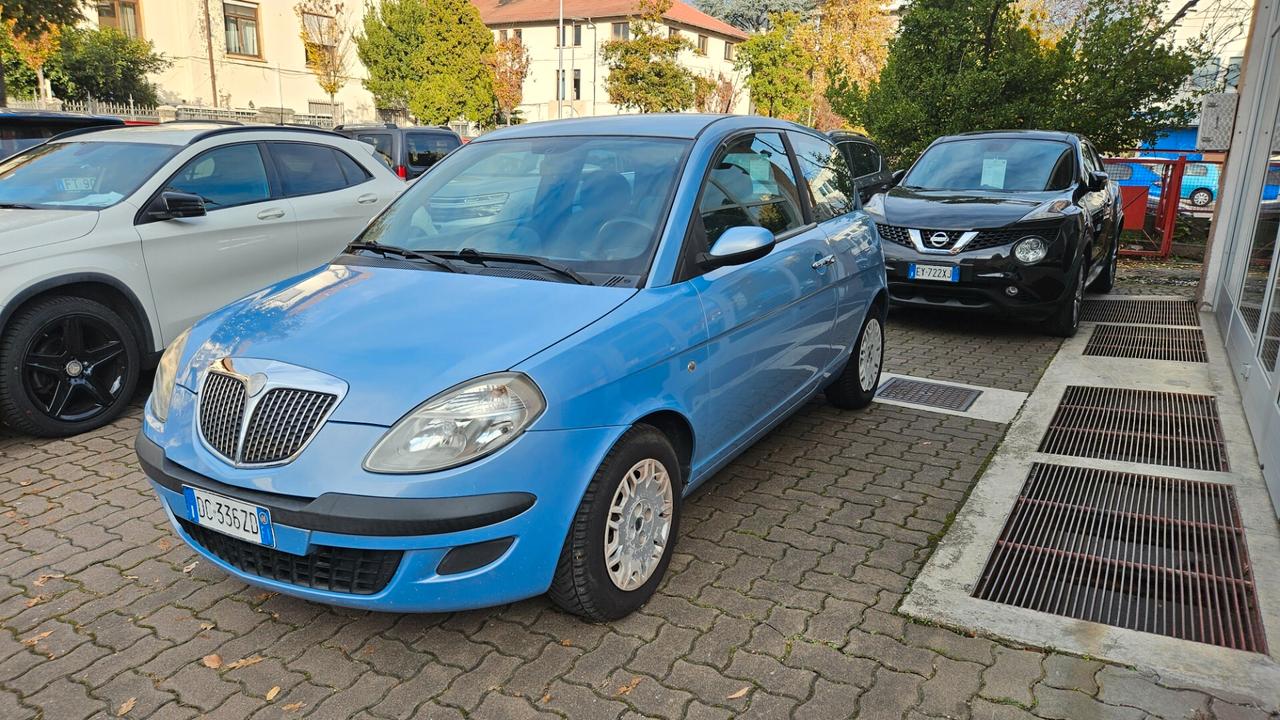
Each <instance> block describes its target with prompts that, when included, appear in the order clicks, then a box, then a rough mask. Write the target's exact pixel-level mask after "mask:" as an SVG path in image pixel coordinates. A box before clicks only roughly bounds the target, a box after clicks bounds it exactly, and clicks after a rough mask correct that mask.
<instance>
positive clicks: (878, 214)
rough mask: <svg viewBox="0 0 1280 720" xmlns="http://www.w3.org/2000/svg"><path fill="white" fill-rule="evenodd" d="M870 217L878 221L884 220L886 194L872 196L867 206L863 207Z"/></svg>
mask: <svg viewBox="0 0 1280 720" xmlns="http://www.w3.org/2000/svg"><path fill="white" fill-rule="evenodd" d="M862 209H863V210H865V211H866V213H867V214H868V215H870V216H871V217H873V218H876V219H877V220H883V219H884V193H876V194H875V195H872V196H871V199H870V200H868V201H867V204H866V205H863V206H862Z"/></svg>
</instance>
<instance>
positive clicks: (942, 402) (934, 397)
mask: <svg viewBox="0 0 1280 720" xmlns="http://www.w3.org/2000/svg"><path fill="white" fill-rule="evenodd" d="M980 395H982V391H981V390H973V389H970V388H966V387H957V386H955V385H944V384H942V383H934V382H925V381H923V380H908V379H906V378H890V379H889V381H888V382H886V383H884V384H883V385H881V386H880V390H879V391H877V392H876V397H878V398H883V399H885V400H897V401H898V402H904V403H911V404H912V405H924V406H925V407H934V408H942V409H944V410H955V411H957V412H964V411H966V410H968V409H969V408H970V407H971V406H972V405H973V402H974V401H975V400H977V399H978V396H980Z"/></svg>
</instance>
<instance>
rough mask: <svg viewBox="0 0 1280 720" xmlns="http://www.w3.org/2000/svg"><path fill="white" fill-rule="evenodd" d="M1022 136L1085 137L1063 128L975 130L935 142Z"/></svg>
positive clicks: (1069, 140) (1072, 140)
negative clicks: (1065, 130)
mask: <svg viewBox="0 0 1280 720" xmlns="http://www.w3.org/2000/svg"><path fill="white" fill-rule="evenodd" d="M974 137H989V138H1008V139H1016V138H1022V139H1027V140H1057V141H1059V142H1067V143H1073V144H1074V143H1078V142H1080V141H1081V140H1083V138H1081V137H1080V136H1079V135H1076V134H1075V133H1069V132H1062V131H1061V130H973V131H970V132H963V133H957V134H955V135H944V136H943V137H940V138H938V139H937V140H935V141H934V142H944V141H947V140H956V139H958V138H974Z"/></svg>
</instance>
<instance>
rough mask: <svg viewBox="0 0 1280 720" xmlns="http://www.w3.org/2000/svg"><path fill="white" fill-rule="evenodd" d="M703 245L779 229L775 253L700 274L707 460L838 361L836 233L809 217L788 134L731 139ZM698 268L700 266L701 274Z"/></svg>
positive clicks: (709, 203) (775, 413) (713, 460)
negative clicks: (831, 237) (831, 238)
mask: <svg viewBox="0 0 1280 720" xmlns="http://www.w3.org/2000/svg"><path fill="white" fill-rule="evenodd" d="M693 223H694V232H693V238H692V241H693V242H694V243H695V247H699V248H703V249H710V248H711V247H713V246H714V245H715V242H716V240H717V239H719V237H720V236H721V235H723V234H724V232H725V231H726V230H728V229H729V228H731V227H737V226H743V225H755V226H762V227H765V228H767V229H769V230H771V231H773V233H774V234H775V236H776V237H777V239H778V243H777V246H776V247H775V248H774V249H773V251H772V252H771V253H769V255H767V256H765V257H763V258H760V259H758V260H754V261H752V262H748V263H746V264H743V265H737V266H731V267H722V268H717V269H715V270H711V271H710V272H706V273H705V274H701V275H698V276H697V277H695V278H693V279H692V280H691V282H692V283H693V285H694V287H695V289H696V290H697V291H698V295H699V298H700V300H701V301H702V305H703V311H704V312H705V313H706V318H707V328H708V337H709V345H708V354H707V361H706V366H707V367H706V368H705V369H706V371H707V373H708V380H709V382H710V388H711V390H710V394H709V396H708V398H707V401H706V402H704V403H703V405H702V407H700V408H699V409H698V410H697V412H698V414H699V415H701V417H700V418H698V420H699V422H698V426H699V427H700V428H703V430H702V431H701V432H700V437H699V446H700V447H699V450H700V452H699V453H698V458H697V459H696V461H697V462H698V464H699V465H702V466H706V465H707V464H710V465H715V464H718V463H719V462H720V461H721V460H722V459H724V458H726V457H728V456H729V455H731V454H732V453H733V452H734V451H736V450H737V449H738V448H740V447H741V446H742V445H743V444H744V443H747V442H749V441H751V440H752V439H754V437H755V436H756V435H757V434H759V432H760V431H762V430H763V429H765V428H767V427H768V426H769V425H770V424H771V422H772V421H773V420H776V419H777V418H778V417H780V416H781V414H783V413H784V412H786V411H787V410H789V409H790V408H791V407H793V406H794V405H795V404H796V403H797V402H800V401H802V400H804V399H806V397H807V396H808V393H809V392H811V391H812V390H813V389H814V388H815V387H816V385H817V382H818V377H819V374H820V373H821V372H822V371H823V370H824V369H825V368H826V367H827V366H828V365H829V364H830V362H831V359H832V354H833V353H834V350H833V348H832V347H831V331H832V326H833V325H834V323H835V318H836V293H835V289H834V284H833V282H832V277H833V273H832V272H831V271H830V265H829V262H828V261H826V260H825V258H827V256H829V255H830V254H831V249H830V247H829V245H828V242H827V236H826V234H825V233H824V232H823V231H822V229H821V228H819V227H818V226H817V225H816V224H815V223H814V222H813V221H812V219H811V217H809V216H807V214H806V210H805V209H804V206H803V204H802V200H801V190H800V188H799V186H798V185H797V183H796V178H795V173H794V170H793V165H792V163H791V159H790V156H789V154H788V152H787V148H786V144H785V143H784V142H783V138H782V135H781V133H778V132H769V131H758V132H754V133H750V134H745V135H737V136H735V137H733V138H731V139H730V140H728V141H726V143H725V144H724V146H723V147H722V148H721V149H720V151H719V152H718V153H717V155H716V156H715V158H714V159H713V161H712V165H711V168H710V170H709V172H708V173H707V175H706V179H705V180H704V182H703V187H702V191H701V195H700V200H699V207H698V212H697V213H696V215H695V217H694V218H693ZM696 272H697V271H696V270H695V274H696Z"/></svg>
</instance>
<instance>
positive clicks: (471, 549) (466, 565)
mask: <svg viewBox="0 0 1280 720" xmlns="http://www.w3.org/2000/svg"><path fill="white" fill-rule="evenodd" d="M513 542H515V538H514V537H504V538H498V539H497V540H487V541H485V542H478V543H472V544H470V545H459V546H458V547H456V548H453V549H452V550H450V551H449V552H447V553H445V556H444V559H443V560H441V561H440V564H439V565H437V566H436V574H438V575H457V574H459V573H464V572H470V571H472V570H476V569H479V568H482V567H484V566H485V565H488V564H489V563H491V562H493V561H494V560H497V559H498V558H500V557H502V554H503V553H505V552H506V551H507V548H509V547H511V543H513Z"/></svg>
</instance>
